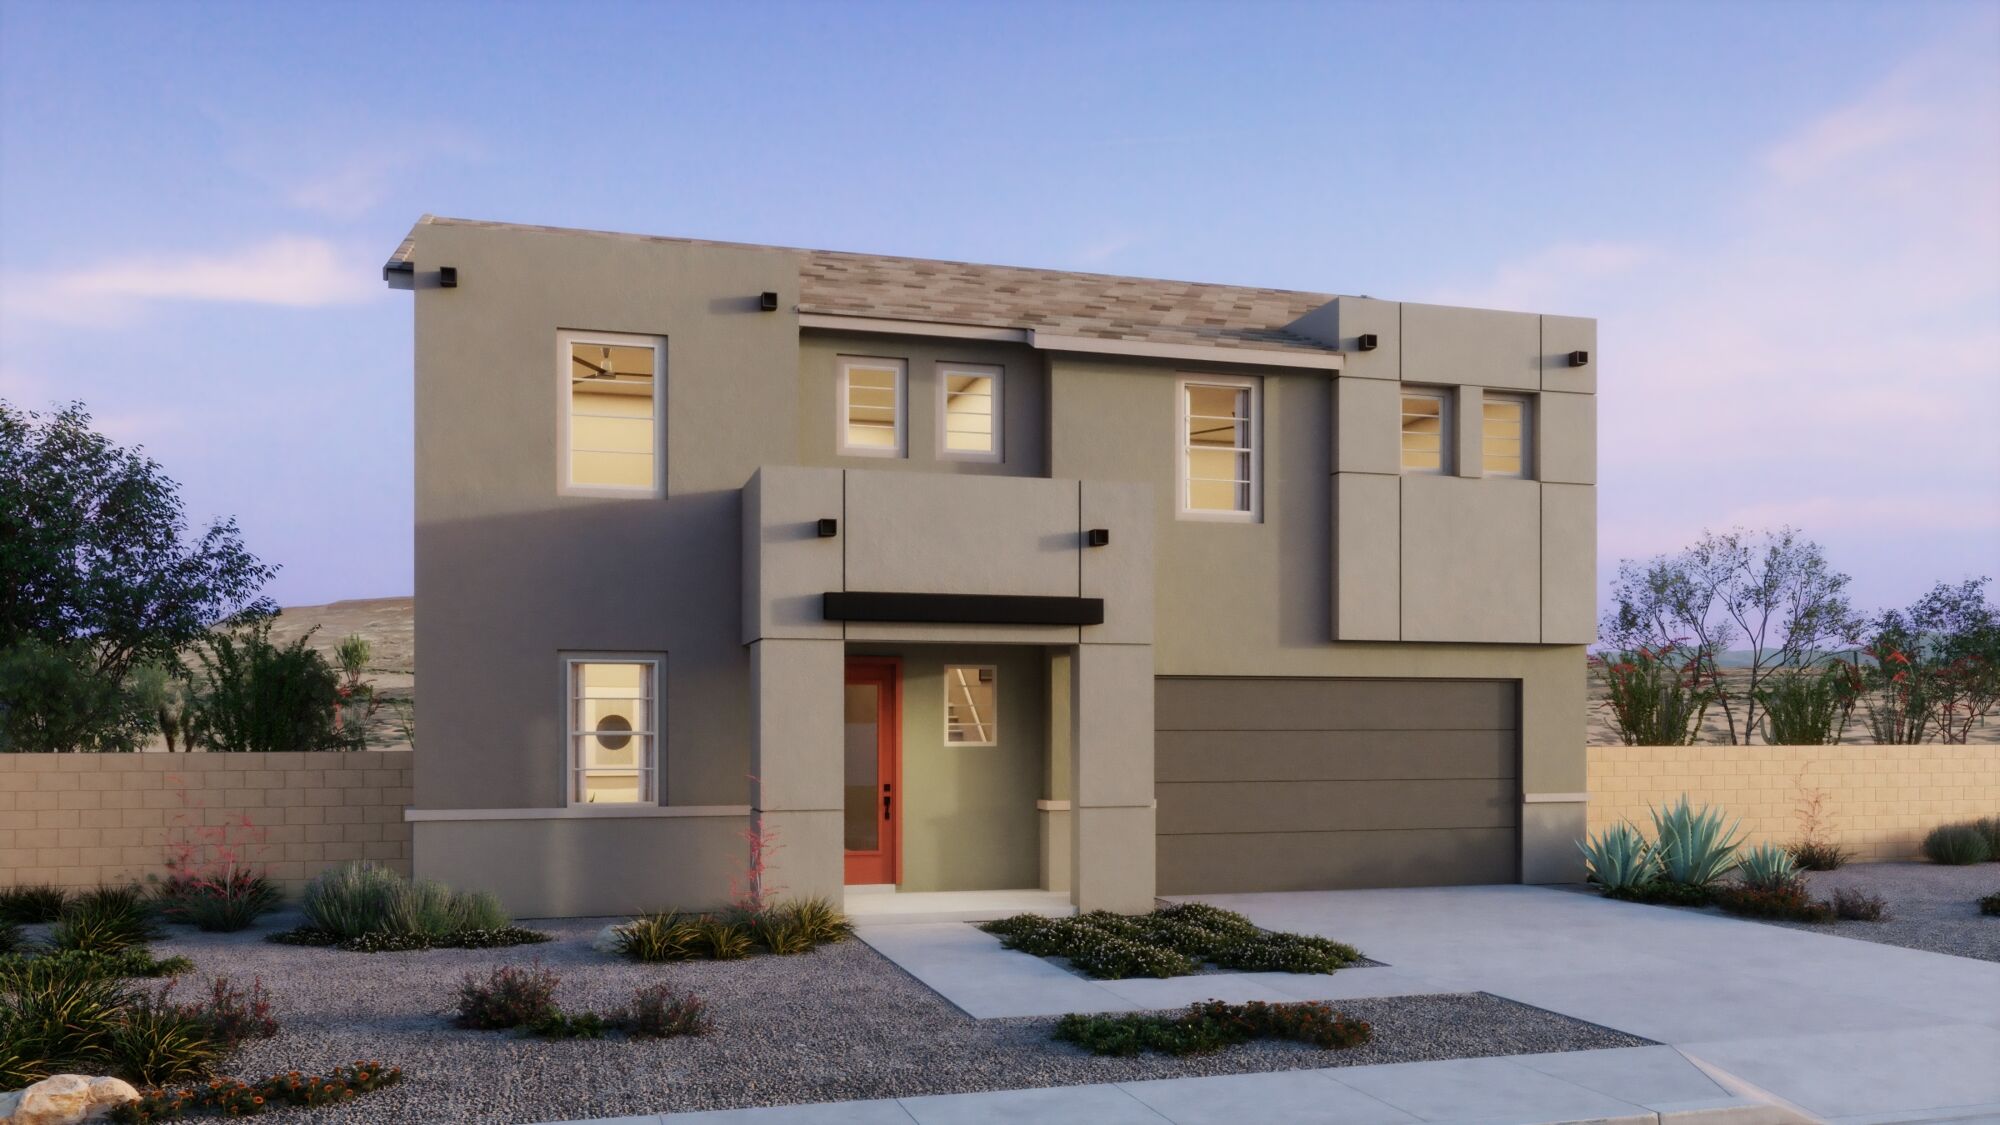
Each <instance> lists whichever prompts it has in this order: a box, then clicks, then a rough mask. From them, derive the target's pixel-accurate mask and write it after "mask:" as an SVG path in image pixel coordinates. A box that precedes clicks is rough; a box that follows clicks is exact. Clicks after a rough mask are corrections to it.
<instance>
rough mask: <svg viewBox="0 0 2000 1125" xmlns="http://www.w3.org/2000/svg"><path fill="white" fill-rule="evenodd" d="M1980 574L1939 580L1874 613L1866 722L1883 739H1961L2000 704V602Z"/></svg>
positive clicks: (1869, 648)
mask: <svg viewBox="0 0 2000 1125" xmlns="http://www.w3.org/2000/svg"><path fill="white" fill-rule="evenodd" d="M1989 581H1991V580H1990V579H1987V578H1968V579H1966V580H1965V581H1963V582H1960V583H1958V584H1957V585H1952V584H1951V583H1949V582H1940V583H1938V584H1937V585H1935V586H1933V587H1931V588H1930V590H1928V591H1927V592H1925V594H1924V595H1923V596H1922V597H1920V598H1918V599H1917V600H1916V601H1914V602H1912V603H1910V605H1909V607H1908V608H1906V609H1901V610H1894V609H1892V610H1887V611H1885V612H1884V613H1882V614H1881V615H1880V616H1879V617H1877V618H1876V619H1875V623H1874V629H1873V637H1872V639H1871V643H1870V644H1869V647H1868V654H1869V656H1871V657H1873V659H1874V665H1873V667H1872V668H1871V669H1870V670H1869V673H1868V678H1869V680H1870V683H1869V688H1870V694H1869V696H1868V705H1869V708H1870V710H1869V721H1870V724H1871V726H1872V727H1873V728H1874V733H1875V736H1876V738H1877V739H1878V740H1879V741H1882V742H1921V741H1923V739H1924V736H1925V735H1926V734H1930V733H1935V734H1936V736H1937V738H1938V741H1940V742H1956V743H1963V742H1965V741H1966V740H1967V739H1968V738H1969V737H1970V736H1971V732H1972V728H1973V727H1974V726H1975V725H1977V724H1979V723H1981V722H1983V721H1985V718H1986V716H1987V715H1988V714H1990V713H1992V711H1993V708H1994V707H1995V705H1996V704H2000V608H1996V607H1994V606H1993V605H1992V604H1991V603H1989V602H1988V601H1987V600H1986V585H1987V583H1988V582H1989Z"/></svg>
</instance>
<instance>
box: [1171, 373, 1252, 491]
mask: <svg viewBox="0 0 2000 1125" xmlns="http://www.w3.org/2000/svg"><path fill="white" fill-rule="evenodd" d="M1180 392H1181V411H1180V413H1181V473H1180V476H1181V503H1180V510H1181V515H1183V516H1191V517H1197V518H1204V519H1235V520H1254V519H1256V518H1257V505H1258V503H1259V499H1260V497H1259V495H1258V481H1257V441H1258V428H1257V412H1258V410H1257V408H1258V397H1259V387H1258V384H1257V381H1256V380H1254V379H1226V378H1207V377H1204V378H1199V379H1196V378H1188V379H1183V380H1181V383H1180Z"/></svg>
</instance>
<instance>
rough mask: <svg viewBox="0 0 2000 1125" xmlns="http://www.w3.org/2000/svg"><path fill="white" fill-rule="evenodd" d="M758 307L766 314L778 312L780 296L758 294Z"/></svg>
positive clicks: (767, 293)
mask: <svg viewBox="0 0 2000 1125" xmlns="http://www.w3.org/2000/svg"><path fill="white" fill-rule="evenodd" d="M757 307H758V308H760V309H762V310H764V311H765V312H777V311H778V295H777V294H776V293H769V292H766V293H759V294H757Z"/></svg>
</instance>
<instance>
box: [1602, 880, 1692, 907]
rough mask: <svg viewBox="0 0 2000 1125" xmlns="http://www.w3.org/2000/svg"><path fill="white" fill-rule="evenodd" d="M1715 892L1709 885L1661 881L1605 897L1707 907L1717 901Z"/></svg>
mask: <svg viewBox="0 0 2000 1125" xmlns="http://www.w3.org/2000/svg"><path fill="white" fill-rule="evenodd" d="M1713 892H1714V888H1713V887H1711V886H1709V885H1707V884H1695V883H1670V882H1667V881H1666V880H1665V879H1660V880H1656V881H1654V882H1651V883H1642V884H1640V885H1638V886H1634V887H1622V888H1619V889H1617V890H1607V891H1605V892H1604V897H1606V898H1615V899H1618V900H1620V901H1621V902H1643V903H1647V904H1649V905H1652V906H1707V905H1708V904H1709V903H1710V902H1713V901H1714V900H1715V895H1714V893H1713Z"/></svg>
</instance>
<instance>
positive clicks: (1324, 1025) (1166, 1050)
mask: <svg viewBox="0 0 2000 1125" xmlns="http://www.w3.org/2000/svg"><path fill="white" fill-rule="evenodd" d="M1372 1036H1373V1031H1372V1030H1371V1029H1370V1028H1369V1026H1368V1024H1366V1023H1364V1022H1362V1021H1360V1020H1355V1019H1349V1018H1347V1017H1346V1016H1343V1015H1341V1014H1340V1013H1338V1012H1336V1011H1334V1010H1333V1008H1332V1006H1331V1005H1328V1004H1325V1003H1321V1002H1318V1001H1301V1002H1297V1003H1289V1004H1266V1003H1264V1002H1262V1001H1251V1002H1250V1003H1248V1004H1229V1003H1224V1002H1223V1001H1220V1000H1209V1001H1205V1002H1203V1003H1199V1004H1193V1005H1190V1006H1189V1007H1188V1009H1187V1011H1185V1012H1182V1013H1179V1014H1177V1015H1171V1016H1169V1015H1162V1014H1153V1013H1129V1014H1123V1015H1081V1014H1072V1015H1067V1016H1064V1017H1063V1018H1062V1019H1061V1020H1059V1021H1057V1023H1056V1030H1055V1038H1056V1039H1057V1040H1059V1041H1061V1042H1065V1043H1074V1044H1076V1045H1077V1046H1079V1047H1082V1048H1084V1049H1085V1050H1087V1051H1090V1052H1091V1053H1093V1054H1099V1055H1124V1056H1130V1055H1136V1054H1138V1053H1139V1052H1140V1051H1142V1050H1150V1051H1158V1052H1160V1053H1162V1054H1170V1055H1192V1054H1205V1053H1208V1052H1212V1051H1219V1050H1222V1049H1223V1048H1225V1047H1231V1046H1235V1045H1236V1044H1239V1043H1246V1042H1249V1041H1250V1040H1252V1039H1288V1040H1291V1041H1294V1042H1299V1043H1307V1044H1310V1045H1312V1046H1315V1047H1319V1048H1320V1049H1322V1050H1341V1049H1346V1048H1350V1047H1358V1046H1360V1045H1361V1044H1363V1043H1366V1042H1368V1041H1369V1039H1370V1038H1372Z"/></svg>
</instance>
